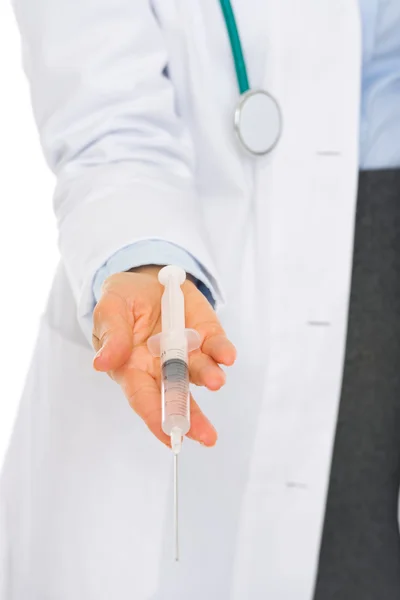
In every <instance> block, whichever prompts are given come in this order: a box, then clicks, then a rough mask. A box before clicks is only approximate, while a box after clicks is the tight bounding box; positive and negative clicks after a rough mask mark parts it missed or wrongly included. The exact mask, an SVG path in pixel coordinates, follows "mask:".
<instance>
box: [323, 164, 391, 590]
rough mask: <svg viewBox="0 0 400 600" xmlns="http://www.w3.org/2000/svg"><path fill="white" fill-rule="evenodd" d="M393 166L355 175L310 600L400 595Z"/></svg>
mask: <svg viewBox="0 0 400 600" xmlns="http://www.w3.org/2000/svg"><path fill="white" fill-rule="evenodd" d="M399 487H400V169H399V170H383V171H365V172H361V173H360V179H359V191H358V205H357V218H356V234H355V243H354V259H353V277H352V289H351V300H350V313H349V324H348V335H347V347H346V360H345V368H344V380H343V387H342V397H341V403H340V409H339V419H338V424H337V430H336V439H335V447H334V454H333V461H332V470H331V478H330V486H329V492H328V499H327V507H326V515H325V524H324V530H323V536H322V545H321V552H320V561H319V571H318V577H317V583H316V590H315V596H314V600H399V599H400V536H399V528H398V518H397V514H398V496H399Z"/></svg>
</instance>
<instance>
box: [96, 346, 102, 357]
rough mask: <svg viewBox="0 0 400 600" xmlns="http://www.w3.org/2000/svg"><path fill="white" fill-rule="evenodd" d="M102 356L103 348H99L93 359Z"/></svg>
mask: <svg viewBox="0 0 400 600" xmlns="http://www.w3.org/2000/svg"><path fill="white" fill-rule="evenodd" d="M102 354H103V346H102V347H101V348H100V350H98V351H97V353H96V356H95V357H94V358H95V359H96V358H100V356H101V355H102Z"/></svg>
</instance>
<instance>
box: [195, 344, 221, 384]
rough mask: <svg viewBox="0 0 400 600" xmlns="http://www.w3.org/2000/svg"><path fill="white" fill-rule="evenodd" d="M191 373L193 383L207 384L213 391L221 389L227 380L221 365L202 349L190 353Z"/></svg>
mask: <svg viewBox="0 0 400 600" xmlns="http://www.w3.org/2000/svg"><path fill="white" fill-rule="evenodd" d="M189 374H190V381H191V382H192V383H194V384H195V385H201V386H205V387H206V388H208V389H209V390H211V391H216V390H219V389H220V388H221V387H222V386H223V385H224V383H225V381H226V376H225V373H224V372H223V370H222V369H221V367H220V366H218V365H217V363H216V362H215V360H213V359H212V358H211V357H210V356H208V355H207V354H204V353H203V352H201V351H200V350H199V351H197V352H192V353H191V354H190V355H189Z"/></svg>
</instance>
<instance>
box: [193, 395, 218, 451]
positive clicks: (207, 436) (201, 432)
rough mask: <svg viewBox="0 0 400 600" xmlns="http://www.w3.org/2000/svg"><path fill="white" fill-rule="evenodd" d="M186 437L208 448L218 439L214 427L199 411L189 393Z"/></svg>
mask: <svg viewBox="0 0 400 600" xmlns="http://www.w3.org/2000/svg"><path fill="white" fill-rule="evenodd" d="M187 437H188V438H190V439H191V440H195V441H196V442H200V444H202V445H203V446H207V447H209V448H211V447H212V446H215V444H216V442H217V439H218V434H217V431H216V429H215V427H214V426H213V425H212V423H211V422H210V421H209V420H208V419H207V417H206V416H205V414H204V413H203V412H202V411H201V409H200V407H199V405H198V404H197V402H196V401H195V400H194V399H193V397H192V395H190V430H189V433H188V434H187Z"/></svg>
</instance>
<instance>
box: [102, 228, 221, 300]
mask: <svg viewBox="0 0 400 600" xmlns="http://www.w3.org/2000/svg"><path fill="white" fill-rule="evenodd" d="M144 265H160V266H161V265H176V266H178V267H181V268H182V269H184V270H185V271H186V273H189V274H190V275H191V276H192V277H194V279H195V280H196V285H197V288H198V289H199V290H200V291H201V292H202V294H204V296H205V297H206V298H207V300H208V301H209V302H210V304H212V306H213V307H215V298H216V291H215V290H214V289H213V285H212V283H211V280H210V278H209V277H208V274H207V272H206V270H205V269H204V268H203V267H202V265H201V264H200V263H199V262H198V261H197V260H196V259H195V258H194V257H193V256H192V255H191V254H189V253H188V252H187V251H186V250H183V249H182V248H180V247H179V246H176V245H175V244H171V243H170V242H164V241H162V240H145V241H142V242H136V243H135V244H132V245H130V246H126V247H125V248H122V249H121V250H119V251H118V252H116V253H115V254H114V255H113V256H111V257H110V258H109V260H108V261H107V262H106V263H105V264H104V265H103V266H102V267H101V268H100V269H99V270H98V271H97V273H96V275H95V278H94V281H93V295H94V299H95V301H96V302H98V301H99V298H100V296H101V287H102V285H103V282H104V280H105V279H106V278H107V277H109V276H110V275H114V274H115V273H122V272H123V271H129V269H132V268H134V267H142V266H144ZM93 308H94V305H93Z"/></svg>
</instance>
